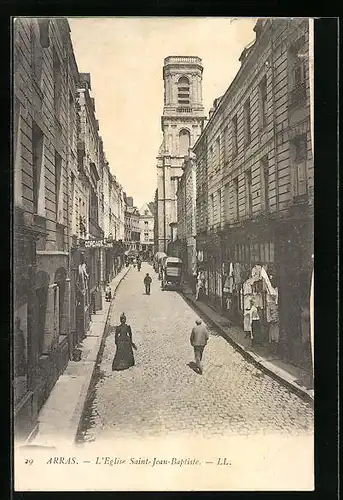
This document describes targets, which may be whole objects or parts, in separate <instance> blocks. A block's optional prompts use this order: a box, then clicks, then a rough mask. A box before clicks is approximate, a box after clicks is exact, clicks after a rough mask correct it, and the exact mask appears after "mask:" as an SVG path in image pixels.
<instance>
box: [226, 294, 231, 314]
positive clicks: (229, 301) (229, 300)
mask: <svg viewBox="0 0 343 500" xmlns="http://www.w3.org/2000/svg"><path fill="white" fill-rule="evenodd" d="M231 305H232V299H231V297H228V299H227V301H226V309H227V310H228V311H229V310H230V309H231Z"/></svg>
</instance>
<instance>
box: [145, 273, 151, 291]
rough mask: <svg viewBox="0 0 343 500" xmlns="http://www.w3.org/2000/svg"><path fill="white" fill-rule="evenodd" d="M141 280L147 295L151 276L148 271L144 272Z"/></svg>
mask: <svg viewBox="0 0 343 500" xmlns="http://www.w3.org/2000/svg"><path fill="white" fill-rule="evenodd" d="M143 282H144V285H145V293H146V294H147V295H150V287H151V282H152V279H151V276H150V275H149V273H146V275H145V277H144V280H143Z"/></svg>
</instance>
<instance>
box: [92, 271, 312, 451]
mask: <svg viewBox="0 0 343 500" xmlns="http://www.w3.org/2000/svg"><path fill="white" fill-rule="evenodd" d="M146 272H149V273H150V274H151V275H152V278H153V283H152V289H151V295H150V296H147V295H145V293H144V286H143V278H144V275H145V273H146ZM122 312H125V313H126V316H127V322H128V324H130V325H131V328H132V332H133V340H134V342H135V343H136V345H137V348H138V350H137V351H135V362H136V365H135V366H134V367H132V368H130V369H128V370H125V371H123V372H112V369H111V364H112V360H113V356H114V354H115V343H114V329H112V328H111V329H110V333H109V335H108V337H107V339H106V343H105V348H104V353H103V357H102V360H101V365H100V372H99V377H98V380H97V381H96V385H95V388H94V393H93V398H92V399H91V407H90V408H88V409H86V411H85V417H84V430H83V439H84V442H89V441H94V440H97V439H99V438H106V437H109V436H111V438H115V437H125V436H130V437H134V436H158V435H159V434H162V435H163V436H166V435H170V434H180V433H181V434H182V433H187V434H188V435H190V434H191V435H199V436H201V437H215V436H228V435H232V434H256V433H270V434H271V433H275V432H277V433H287V434H311V433H312V432H313V410H312V408H311V407H310V405H308V404H307V403H305V402H304V401H302V400H301V399H300V398H299V397H298V396H296V395H295V394H292V393H291V392H289V391H288V390H287V389H286V388H284V387H283V386H281V385H280V384H278V383H277V382H276V381H274V380H273V379H271V378H270V377H268V376H267V375H265V374H264V373H263V372H261V371H260V370H258V369H257V368H255V367H254V366H253V365H252V364H249V363H248V362H247V361H246V360H245V359H244V358H243V357H242V356H241V355H240V354H239V353H238V352H237V351H235V349H234V348H233V347H232V346H231V345H229V344H228V343H227V342H226V341H225V340H224V339H223V338H222V337H220V336H218V334H216V332H214V331H213V330H210V333H211V335H210V341H209V344H208V346H207V348H206V349H205V352H204V359H203V362H204V363H203V364H204V373H203V375H202V376H200V375H198V374H196V373H195V372H194V371H193V370H192V369H191V368H190V366H189V363H190V362H192V361H193V350H192V348H191V346H190V343H189V336H190V331H191V328H192V326H193V325H194V321H195V318H196V317H197V315H196V313H195V312H194V311H193V310H192V309H191V308H190V306H189V305H187V303H186V302H185V301H184V300H183V298H182V297H181V295H179V294H178V293H177V292H176V291H161V289H160V282H159V281H158V279H157V275H156V274H155V273H154V271H153V270H152V268H151V266H149V265H148V264H146V263H143V266H142V270H141V271H140V272H138V271H137V269H132V270H131V271H130V272H129V274H128V276H127V277H126V278H125V279H124V281H123V282H122V284H121V285H120V287H119V289H118V292H117V295H116V297H115V302H114V307H113V309H112V314H111V318H110V323H111V327H114V326H115V325H116V324H118V322H119V316H120V314H121V313H122Z"/></svg>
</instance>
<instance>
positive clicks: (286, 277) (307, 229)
mask: <svg viewBox="0 0 343 500" xmlns="http://www.w3.org/2000/svg"><path fill="white" fill-rule="evenodd" d="M276 236H277V242H278V245H277V256H278V267H279V283H280V290H281V291H282V293H280V354H281V355H282V356H283V357H284V358H285V359H287V360H290V361H291V362H293V363H294V364H296V365H298V366H303V367H305V368H307V369H311V367H312V355H311V333H310V301H311V297H310V295H311V277H312V272H313V225H312V222H311V221H310V220H309V219H307V220H306V218H299V217H296V218H294V219H293V220H289V221H285V222H284V223H282V224H280V225H279V227H278V229H277V233H276Z"/></svg>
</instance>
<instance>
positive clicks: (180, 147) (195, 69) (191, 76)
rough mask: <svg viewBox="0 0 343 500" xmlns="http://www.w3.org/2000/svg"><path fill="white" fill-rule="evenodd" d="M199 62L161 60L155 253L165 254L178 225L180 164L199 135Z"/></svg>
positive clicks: (187, 58) (201, 119)
mask: <svg viewBox="0 0 343 500" xmlns="http://www.w3.org/2000/svg"><path fill="white" fill-rule="evenodd" d="M202 72H203V67H202V61H201V59H200V58H199V57H193V56H170V57H167V58H166V59H165V60H164V66H163V80H164V108H163V115H162V118H161V127H162V132H163V141H162V144H161V147H160V149H159V152H158V157H157V192H158V200H157V211H158V214H157V218H158V227H157V233H158V250H159V251H164V252H166V251H167V247H168V243H169V241H171V239H172V236H173V235H172V230H173V228H174V227H175V225H176V224H177V204H176V191H177V183H178V177H180V176H181V175H182V168H181V167H182V164H183V160H184V157H185V155H187V154H188V151H189V148H191V147H192V146H193V145H194V144H195V142H196V141H197V139H198V137H199V136H200V134H201V130H202V126H203V122H204V108H203V105H202Z"/></svg>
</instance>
